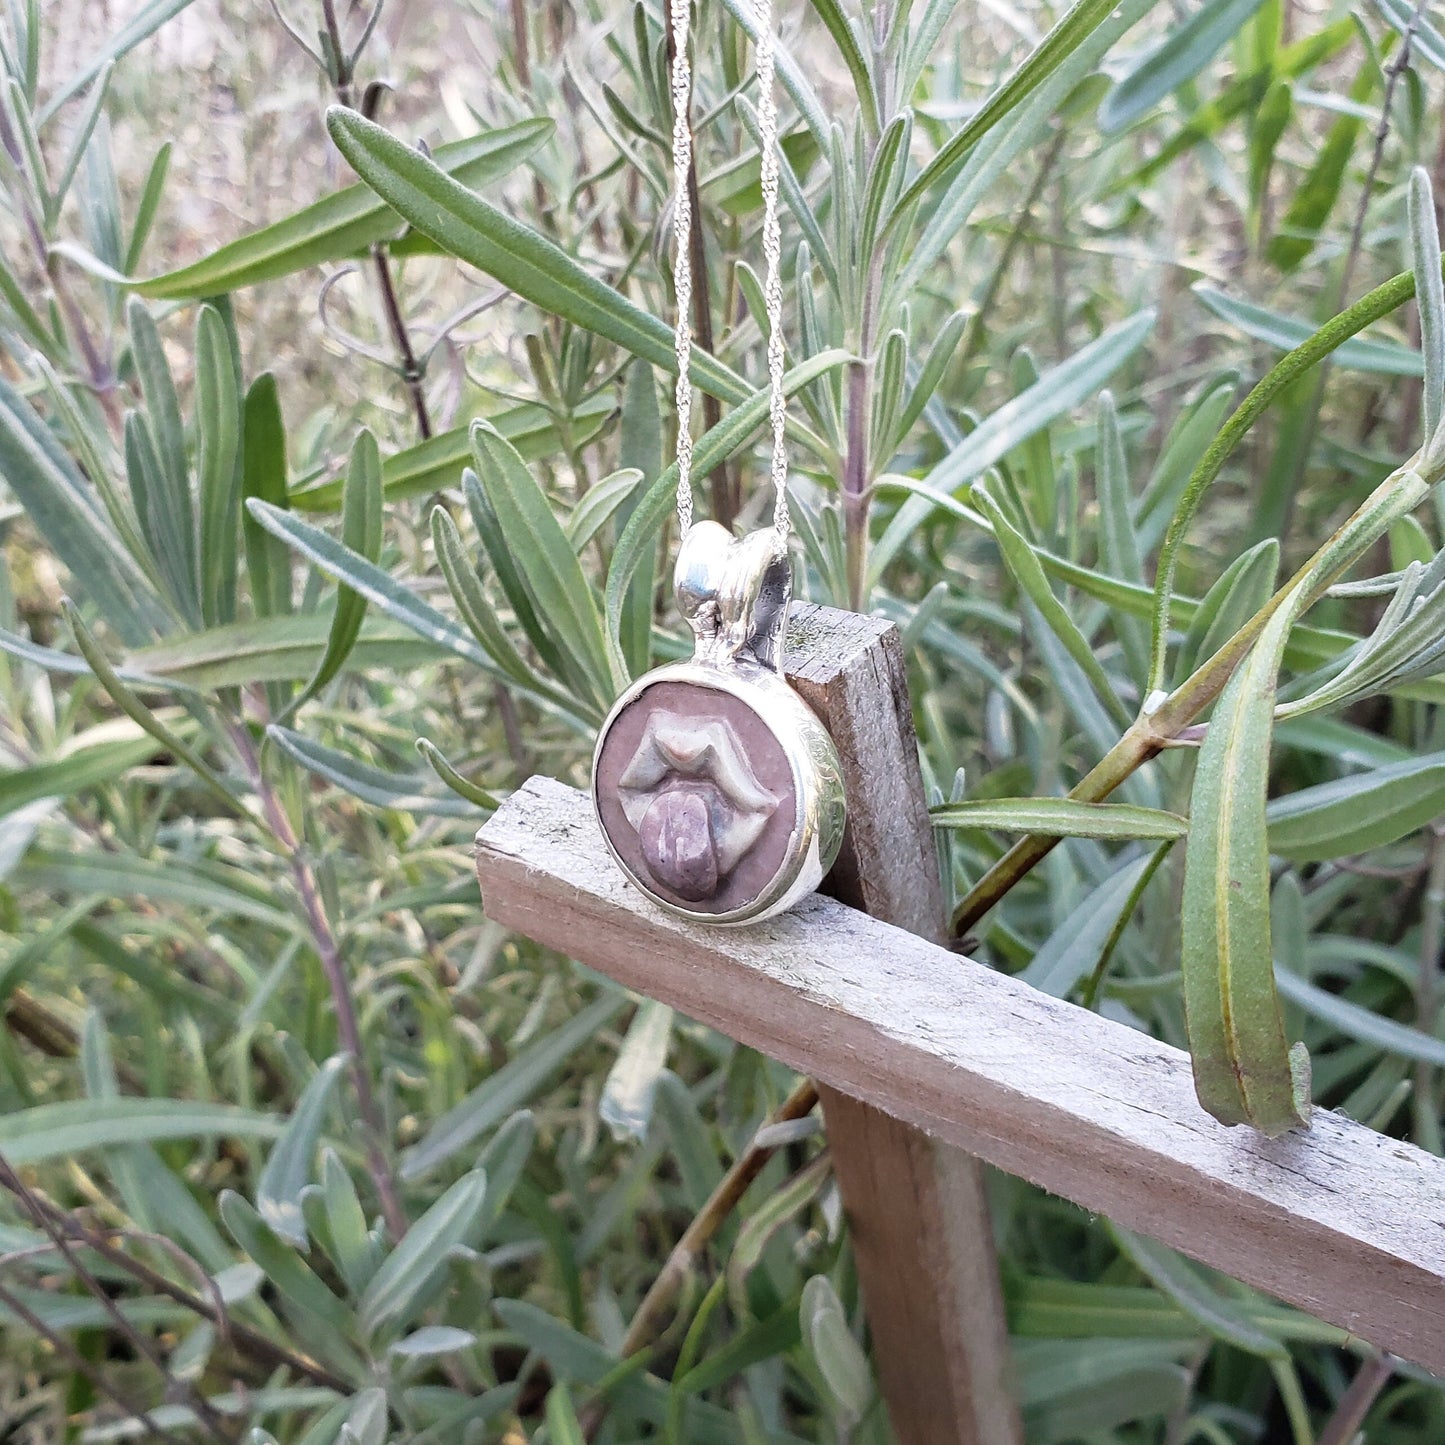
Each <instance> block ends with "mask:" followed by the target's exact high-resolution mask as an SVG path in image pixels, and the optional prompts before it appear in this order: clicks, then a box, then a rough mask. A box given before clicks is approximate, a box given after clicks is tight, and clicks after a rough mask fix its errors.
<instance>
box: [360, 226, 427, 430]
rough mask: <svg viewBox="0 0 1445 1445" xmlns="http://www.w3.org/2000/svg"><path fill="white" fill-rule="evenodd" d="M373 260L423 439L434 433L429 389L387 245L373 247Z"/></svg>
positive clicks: (404, 382) (408, 392)
mask: <svg viewBox="0 0 1445 1445" xmlns="http://www.w3.org/2000/svg"><path fill="white" fill-rule="evenodd" d="M371 263H372V265H373V266H374V267H375V268H376V283H377V289H378V291H380V293H381V309H382V312H383V313H384V315H385V316H386V329H387V330H388V331H389V332H390V333H391V340H392V344H393V345H394V346H395V347H396V354H397V356H398V357H399V358H400V359H401V379H402V382H403V384H404V385H405V386H406V390H407V395H408V396H409V397H410V398H411V409H412V412H413V414H414V415H415V417H416V429H417V434H418V435H419V436H420V437H421V439H422V441H426V440H428V438H430V436H431V434H432V424H431V412H430V411H429V410H428V408H427V404H426V389H425V388H424V387H423V385H422V377H423V374H422V369H421V367H420V366H419V365H417V359H416V350H415V348H413V346H412V344H411V333H410V332H409V331H408V330H407V327H406V317H405V316H404V315H403V314H402V309H401V302H400V301H399V300H398V299H397V294H396V283H395V281H393V280H392V275H391V258H390V257H389V256H388V255H387V253H386V247H385V246H381V245H376V246H373V247H372V248H371Z"/></svg>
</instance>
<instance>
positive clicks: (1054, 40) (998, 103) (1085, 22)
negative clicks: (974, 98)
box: [894, 0, 1146, 215]
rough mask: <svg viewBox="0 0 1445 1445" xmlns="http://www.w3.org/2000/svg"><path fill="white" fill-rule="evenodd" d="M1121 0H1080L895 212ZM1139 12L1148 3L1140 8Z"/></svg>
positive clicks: (936, 180)
mask: <svg viewBox="0 0 1445 1445" xmlns="http://www.w3.org/2000/svg"><path fill="white" fill-rule="evenodd" d="M1116 3H1117V0H1077V3H1075V4H1074V5H1073V6H1072V8H1070V9H1069V11H1068V12H1067V13H1066V14H1065V15H1064V16H1063V17H1062V18H1061V19H1060V20H1059V22H1058V24H1056V25H1055V26H1054V28H1053V29H1052V30H1050V31H1049V33H1048V34H1047V35H1046V36H1045V37H1044V38H1043V39H1042V40H1041V41H1040V42H1039V43H1038V45H1037V46H1036V47H1035V48H1034V49H1033V51H1032V52H1030V54H1029V56H1028V57H1027V59H1025V60H1024V62H1023V64H1021V65H1019V66H1018V67H1017V68H1016V69H1014V70H1013V71H1012V72H1011V73H1010V75H1009V77H1008V79H1007V80H1005V81H1004V82H1003V83H1002V84H1001V85H1000V86H999V87H998V88H997V89H996V90H995V91H993V93H992V94H991V95H989V97H988V98H987V99H986V100H985V101H984V102H983V104H982V105H981V106H979V108H978V109H977V110H976V111H974V113H973V114H972V115H971V116H970V117H969V119H968V123H967V124H966V125H965V126H964V127H963V129H962V130H960V131H958V132H957V134H955V135H954V136H953V137H952V139H950V140H949V141H948V143H947V144H946V145H945V146H944V147H943V148H942V149H941V150H940V151H939V152H938V154H937V155H935V156H934V157H933V159H932V160H931V161H929V163H928V164H927V165H926V166H925V167H924V168H923V170H922V172H921V173H920V174H919V176H918V178H917V180H915V181H914V182H913V184H912V185H911V186H909V187H908V189H907V190H906V191H905V192H904V193H903V196H902V198H901V199H900V200H899V202H898V205H897V207H896V209H895V211H894V214H895V215H906V214H907V213H908V209H909V207H910V206H912V204H913V203H914V202H915V201H917V200H919V199H921V198H922V197H923V196H925V195H926V194H927V193H928V192H929V191H931V190H932V189H933V188H934V186H936V185H939V184H941V183H942V182H943V181H945V180H946V179H948V178H949V177H951V176H952V175H953V173H954V171H955V170H956V169H957V167H958V166H959V165H960V164H961V163H962V162H963V160H964V158H965V157H966V156H967V155H968V153H969V151H971V150H972V149H973V147H974V146H975V145H977V144H978V142H979V141H980V140H982V139H983V137H984V136H985V135H987V134H988V132H989V131H990V130H992V129H993V127H994V126H996V125H997V124H998V123H999V121H1001V120H1003V119H1004V117H1005V116H1007V115H1009V114H1010V113H1011V112H1012V111H1014V110H1015V109H1016V108H1017V107H1018V106H1020V105H1021V104H1022V103H1023V102H1024V101H1025V100H1026V99H1027V98H1028V97H1029V95H1030V94H1032V92H1033V91H1034V90H1036V89H1037V88H1038V87H1039V86H1040V85H1042V84H1043V83H1044V81H1045V80H1047V79H1048V77H1049V76H1050V75H1052V74H1053V72H1054V71H1055V70H1057V69H1058V68H1059V66H1060V65H1062V64H1063V63H1064V61H1066V60H1067V59H1068V58H1069V56H1070V55H1072V54H1073V53H1074V51H1075V50H1077V49H1078V48H1079V47H1080V46H1081V45H1082V44H1083V42H1084V41H1085V40H1086V39H1087V38H1088V37H1089V35H1091V34H1092V33H1093V32H1094V31H1095V30H1096V29H1098V27H1099V26H1100V25H1102V24H1103V23H1104V22H1105V21H1106V20H1107V19H1108V18H1109V15H1110V13H1111V12H1112V11H1113V10H1114V8H1115V4H1116ZM1138 8H1139V11H1140V13H1142V11H1143V9H1144V8H1146V7H1144V6H1140V7H1138Z"/></svg>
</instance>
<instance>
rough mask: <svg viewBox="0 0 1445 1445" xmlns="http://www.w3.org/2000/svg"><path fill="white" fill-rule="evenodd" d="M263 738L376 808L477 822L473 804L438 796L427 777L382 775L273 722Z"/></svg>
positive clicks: (475, 809) (449, 795)
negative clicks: (266, 738) (265, 737)
mask: <svg viewBox="0 0 1445 1445" xmlns="http://www.w3.org/2000/svg"><path fill="white" fill-rule="evenodd" d="M266 736H267V737H268V738H269V739H270V740H271V741H272V742H274V743H275V744H276V746H277V747H279V748H280V749H281V751H282V752H283V753H285V754H286V756H287V757H289V758H291V759H293V760H294V761H295V762H298V763H300V765H301V766H302V767H303V768H305V769H306V770H307V771H308V772H312V773H315V774H316V776H317V777H319V778H324V779H325V780H326V781H327V782H328V783H334V784H335V785H336V786H337V787H338V788H340V789H342V790H343V791H344V792H347V793H350V794H351V795H352V796H353V797H357V798H360V799H361V800H362V802H364V803H370V804H371V805H372V806H373V807H375V808H395V809H397V810H398V811H400V812H404V813H432V814H437V815H440V816H441V817H446V818H467V819H470V820H472V821H473V822H476V821H479V817H478V812H477V807H476V805H475V804H474V803H470V802H467V801H466V800H465V799H463V798H458V797H456V796H455V795H454V794H452V793H450V792H448V793H438V792H437V791H436V789H435V787H434V786H433V785H432V784H431V780H430V778H428V777H427V776H426V774H422V775H420V776H418V775H416V774H405V773H388V772H385V771H384V770H383V769H381V768H375V767H372V766H371V764H370V763H363V762H362V761H361V760H360V759H359V758H354V757H352V756H351V755H350V754H348V753H343V752H338V751H337V749H335V748H329V747H327V746H326V745H325V744H324V743H318V742H316V741H315V740H314V739H312V738H306V737H302V736H301V734H300V733H296V732H292V731H291V729H290V728H286V727H282V726H281V725H280V724H279V723H272V724H271V726H270V727H268V728H267V729H266Z"/></svg>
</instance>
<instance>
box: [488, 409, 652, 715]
mask: <svg viewBox="0 0 1445 1445" xmlns="http://www.w3.org/2000/svg"><path fill="white" fill-rule="evenodd" d="M472 453H473V456H474V458H475V461H476V467H477V475H478V478H479V479H480V481H481V484H482V486H483V488H484V490H485V492H486V497H487V500H488V502H490V504H491V506H492V510H493V512H494V513H495V514H496V517H497V521H498V524H499V525H500V527H501V529H502V532H503V534H504V535H505V536H506V538H507V539H508V544H509V546H510V548H511V549H512V555H513V557H514V559H515V561H516V564H517V568H518V570H519V572H520V574H521V577H522V581H523V585H524V586H525V587H526V589H527V592H528V595H529V596H530V598H531V601H532V605H533V607H534V608H535V609H536V612H537V615H538V618H539V620H540V622H541V625H542V626H543V628H545V629H546V630H547V632H548V633H549V634H550V635H551V637H552V639H553V642H554V644H555V646H556V647H557V649H558V650H559V652H560V653H561V654H562V656H563V658H564V659H565V660H566V661H567V663H569V664H570V666H569V667H568V669H567V671H568V673H569V674H570V675H571V676H574V677H576V678H578V679H585V681H586V683H587V684H589V685H590V687H591V690H592V701H594V702H596V703H600V704H601V705H602V706H604V707H606V706H607V705H608V704H610V703H611V701H612V699H613V698H614V697H615V696H616V695H617V693H618V692H620V691H621V690H622V688H623V687H624V686H625V685H626V677H625V675H624V674H623V672H622V669H621V668H620V666H616V667H615V666H614V664H613V652H612V649H611V648H610V646H609V645H608V640H607V632H606V629H605V627H604V626H603V622H602V613H601V611H600V609H599V607H598V605H597V598H596V595H595V594H594V592H593V591H592V587H591V585H590V584H589V583H588V581H587V577H586V574H585V573H584V572H583V571H582V568H581V565H580V563H579V562H578V560H577V554H576V553H575V552H574V551H573V550H572V544H571V543H570V542H569V541H568V540H567V534H566V532H564V531H563V530H562V525H561V523H559V522H558V520H557V518H556V515H555V514H554V513H553V511H552V507H551V503H550V502H548V500H547V498H546V496H545V495H544V494H543V492H542V489H541V487H539V486H538V485H537V482H536V479H535V478H534V477H533V476H532V474H531V472H529V471H528V470H527V466H526V463H525V462H523V461H522V459H521V457H519V456H518V455H517V452H516V450H515V448H513V447H512V446H511V445H510V444H509V443H508V442H507V441H506V440H505V439H504V438H503V437H502V436H501V435H500V434H499V433H498V432H497V431H496V430H495V429H494V428H492V427H489V426H488V425H487V424H486V423H485V422H476V423H474V424H473V426H472Z"/></svg>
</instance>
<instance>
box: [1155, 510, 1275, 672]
mask: <svg viewBox="0 0 1445 1445" xmlns="http://www.w3.org/2000/svg"><path fill="white" fill-rule="evenodd" d="M1278 573H1279V543H1278V541H1276V540H1275V538H1273V537H1269V538H1266V540H1265V541H1263V542H1261V543H1259V544H1258V545H1257V546H1255V547H1251V548H1250V549H1249V551H1247V552H1244V553H1242V554H1241V555H1240V556H1238V557H1236V558H1235V559H1234V561H1233V562H1231V563H1230V564H1229V566H1228V567H1227V568H1226V569H1225V570H1224V572H1223V573H1222V574H1221V575H1220V577H1219V580H1218V581H1217V582H1216V583H1215V584H1214V586H1212V587H1211V588H1210V589H1209V591H1208V592H1206V593H1205V594H1204V598H1203V600H1202V601H1201V602H1200V604H1199V606H1198V608H1197V609H1196V610H1195V613H1194V616H1193V618H1191V619H1190V623H1189V628H1188V630H1187V631H1186V632H1185V634H1184V641H1183V643H1182V644H1181V646H1180V648H1179V658H1178V662H1177V668H1176V674H1177V676H1179V677H1180V678H1181V679H1182V678H1186V677H1188V676H1189V674H1190V673H1191V672H1193V671H1194V669H1195V668H1196V667H1198V666H1199V665H1200V664H1201V663H1202V662H1204V661H1205V660H1206V659H1208V658H1210V657H1212V656H1213V655H1214V653H1215V652H1216V651H1217V650H1218V649H1219V648H1221V647H1222V646H1223V645H1224V644H1225V643H1226V642H1228V641H1229V639H1230V638H1231V637H1233V636H1234V634H1235V633H1236V632H1238V631H1239V629H1240V628H1241V627H1243V626H1244V625H1245V623H1246V622H1248V621H1249V619H1250V618H1251V617H1253V616H1254V615H1255V613H1257V612H1258V611H1259V610H1260V609H1261V608H1262V607H1263V606H1264V605H1265V603H1266V602H1268V601H1269V599H1270V597H1271V596H1272V595H1273V593H1274V588H1275V579H1276V576H1277V575H1278Z"/></svg>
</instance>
